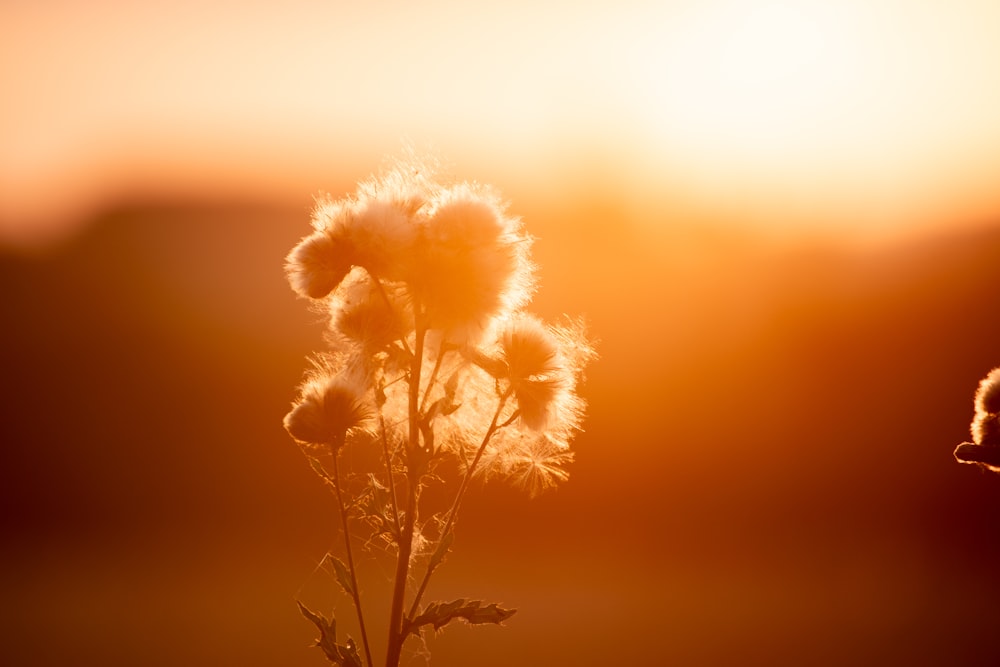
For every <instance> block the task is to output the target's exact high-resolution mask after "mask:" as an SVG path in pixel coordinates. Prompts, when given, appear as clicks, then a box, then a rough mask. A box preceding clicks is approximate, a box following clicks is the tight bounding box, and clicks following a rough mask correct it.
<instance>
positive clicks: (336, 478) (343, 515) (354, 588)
mask: <svg viewBox="0 0 1000 667" xmlns="http://www.w3.org/2000/svg"><path fill="white" fill-rule="evenodd" d="M339 458H340V455H339V452H334V453H333V488H334V489H335V490H336V492H337V505H338V506H339V507H340V520H341V522H342V523H343V524H344V544H345V545H346V547H347V570H348V572H350V574H351V597H352V598H353V599H354V609H355V610H356V611H357V612H358V625H360V626H361V643H362V644H363V645H364V647H365V662H366V663H367V664H368V667H372V652H371V649H370V648H369V647H368V632H367V631H366V630H365V616H364V614H363V613H362V612H361V597H360V595H359V593H358V577H357V574H356V571H355V569H354V554H353V553H352V551H351V533H350V529H349V528H348V527H347V508H346V507H345V506H344V499H343V496H342V495H341V491H340V466H339V465H338V463H337V460H338V459H339Z"/></svg>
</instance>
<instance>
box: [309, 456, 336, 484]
mask: <svg viewBox="0 0 1000 667" xmlns="http://www.w3.org/2000/svg"><path fill="white" fill-rule="evenodd" d="M307 458H308V459H309V467H310V468H312V469H313V472H314V473H316V474H317V475H319V476H320V477H321V478H322V479H324V480H326V481H327V482H332V480H331V479H330V475H329V473H327V472H326V469H325V468H324V467H323V464H322V463H320V462H319V459H315V458H313V457H312V456H310V457H307Z"/></svg>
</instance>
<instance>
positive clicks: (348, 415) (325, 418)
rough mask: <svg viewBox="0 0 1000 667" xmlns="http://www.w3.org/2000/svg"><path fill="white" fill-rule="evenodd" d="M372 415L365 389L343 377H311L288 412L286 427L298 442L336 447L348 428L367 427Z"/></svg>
mask: <svg viewBox="0 0 1000 667" xmlns="http://www.w3.org/2000/svg"><path fill="white" fill-rule="evenodd" d="M372 415H373V410H372V408H371V406H369V405H368V404H367V403H366V402H365V401H364V400H363V397H362V393H361V392H360V391H359V390H358V389H357V388H356V387H355V386H354V385H353V384H352V383H350V382H348V381H346V380H345V379H344V378H341V377H339V376H334V377H317V378H311V379H309V380H307V381H306V383H305V384H304V385H303V387H302V390H301V394H300V396H299V399H298V401H296V403H295V406H294V407H293V408H292V411H291V412H289V413H288V414H287V415H286V416H285V430H286V431H288V433H289V435H291V436H292V438H294V439H295V440H296V441H298V442H301V443H304V444H308V445H328V446H330V447H332V448H334V449H336V448H338V447H340V446H341V445H342V444H343V443H344V438H345V437H346V435H347V433H348V432H349V431H351V430H353V429H358V428H363V427H365V426H366V424H367V422H368V421H369V420H370V419H371V418H372Z"/></svg>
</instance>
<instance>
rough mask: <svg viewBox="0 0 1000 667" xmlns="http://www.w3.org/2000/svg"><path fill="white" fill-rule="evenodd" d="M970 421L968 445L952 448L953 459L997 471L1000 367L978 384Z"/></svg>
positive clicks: (965, 443) (999, 447) (999, 431)
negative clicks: (970, 435)
mask: <svg viewBox="0 0 1000 667" xmlns="http://www.w3.org/2000/svg"><path fill="white" fill-rule="evenodd" d="M975 406H976V413H975V415H974V416H973V418H972V425H971V427H970V430H971V431H972V442H963V443H962V444H960V445H959V446H958V447H956V448H955V458H956V459H958V460H959V461H961V462H962V463H975V464H977V465H980V466H982V467H983V468H985V469H987V470H993V471H994V472H1000V368H994V369H993V370H992V371H990V372H989V374H988V375H987V376H986V377H985V378H983V379H982V381H980V383H979V388H978V389H977V390H976V398H975Z"/></svg>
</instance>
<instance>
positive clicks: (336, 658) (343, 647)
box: [295, 600, 361, 667]
mask: <svg viewBox="0 0 1000 667" xmlns="http://www.w3.org/2000/svg"><path fill="white" fill-rule="evenodd" d="M295 604H297V605H298V606H299V611H300V612H302V615H303V616H305V617H306V618H308V619H309V620H310V621H312V623H313V625H315V626H316V627H317V628H319V639H317V640H316V643H315V644H313V646H318V647H319V648H321V649H322V650H323V653H324V655H326V659H327V660H329V661H330V662H332V663H333V664H334V665H337V667H361V657H360V656H359V655H358V647H357V646H356V645H355V644H354V640H353V639H351V638H350V637H348V638H347V644H338V643H337V619H336V618H333V617H331V618H330V619H327V618H326V616H324V615H323V614H317V613H316V612H314V611H312V610H310V609H309V608H308V607H306V606H305V605H304V604H302V603H301V602H299V601H298V600H296V601H295Z"/></svg>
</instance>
